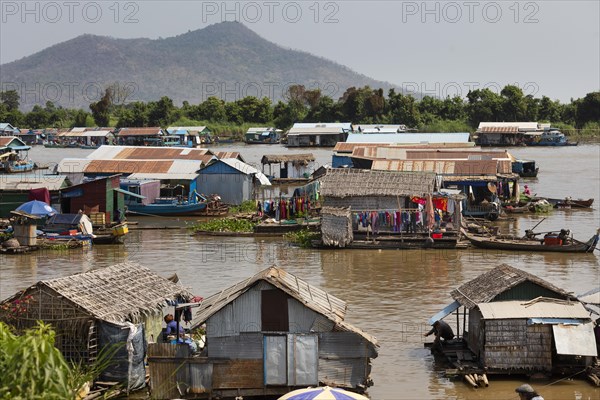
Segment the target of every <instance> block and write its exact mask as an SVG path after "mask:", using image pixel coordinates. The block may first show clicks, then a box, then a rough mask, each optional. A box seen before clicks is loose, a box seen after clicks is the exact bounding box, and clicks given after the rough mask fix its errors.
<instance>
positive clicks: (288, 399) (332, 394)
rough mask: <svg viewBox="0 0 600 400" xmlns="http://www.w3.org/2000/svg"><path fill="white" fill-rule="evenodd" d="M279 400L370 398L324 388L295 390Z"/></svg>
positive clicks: (350, 399) (327, 387)
mask: <svg viewBox="0 0 600 400" xmlns="http://www.w3.org/2000/svg"><path fill="white" fill-rule="evenodd" d="M278 400H369V398H368V397H365V396H362V395H360V394H358V393H354V392H348V391H346V390H342V389H337V388H331V387H329V386H322V387H316V388H306V389H298V390H294V391H293V392H290V393H288V394H285V395H283V396H281V397H280V398H279V399H278Z"/></svg>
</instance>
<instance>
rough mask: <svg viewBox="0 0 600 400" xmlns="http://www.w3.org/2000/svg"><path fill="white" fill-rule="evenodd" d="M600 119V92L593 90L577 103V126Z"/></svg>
mask: <svg viewBox="0 0 600 400" xmlns="http://www.w3.org/2000/svg"><path fill="white" fill-rule="evenodd" d="M599 121H600V92H591V93H588V94H586V95H585V97H584V98H583V99H581V100H580V101H579V102H578V103H577V122H576V124H577V127H578V128H581V127H583V126H584V125H585V124H586V123H588V122H599Z"/></svg>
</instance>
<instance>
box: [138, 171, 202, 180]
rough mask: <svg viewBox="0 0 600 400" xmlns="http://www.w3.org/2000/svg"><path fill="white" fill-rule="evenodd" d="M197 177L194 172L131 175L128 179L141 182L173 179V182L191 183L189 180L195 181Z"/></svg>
mask: <svg viewBox="0 0 600 400" xmlns="http://www.w3.org/2000/svg"><path fill="white" fill-rule="evenodd" d="M197 177H198V174H197V173H195V172H189V173H182V172H176V173H165V174H158V173H151V174H150V173H133V174H131V175H129V176H128V178H131V179H141V180H156V179H161V180H168V179H175V180H183V181H191V180H194V179H196V178H197Z"/></svg>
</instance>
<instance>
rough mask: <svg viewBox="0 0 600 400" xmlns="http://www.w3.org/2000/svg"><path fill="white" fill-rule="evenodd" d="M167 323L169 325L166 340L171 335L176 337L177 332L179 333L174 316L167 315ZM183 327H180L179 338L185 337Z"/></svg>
mask: <svg viewBox="0 0 600 400" xmlns="http://www.w3.org/2000/svg"><path fill="white" fill-rule="evenodd" d="M165 323H166V324H167V328H166V330H165V338H167V337H168V336H170V335H173V336H175V332H177V321H175V318H174V317H173V314H167V315H165ZM183 333H184V331H183V326H181V325H179V336H183Z"/></svg>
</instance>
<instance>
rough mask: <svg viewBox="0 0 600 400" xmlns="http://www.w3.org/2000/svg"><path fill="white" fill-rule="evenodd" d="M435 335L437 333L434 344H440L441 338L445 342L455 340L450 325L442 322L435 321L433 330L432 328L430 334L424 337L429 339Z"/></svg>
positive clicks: (425, 334)
mask: <svg viewBox="0 0 600 400" xmlns="http://www.w3.org/2000/svg"><path fill="white" fill-rule="evenodd" d="M433 333H435V340H434V341H433V343H434V344H438V343H440V337H441V338H443V339H444V341H446V340H452V339H454V331H453V330H452V328H451V327H450V325H448V323H446V322H445V321H442V320H437V321H435V322H434V323H433V328H431V330H430V331H429V332H427V333H424V334H423V336H425V337H427V336H429V335H431V334H433Z"/></svg>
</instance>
